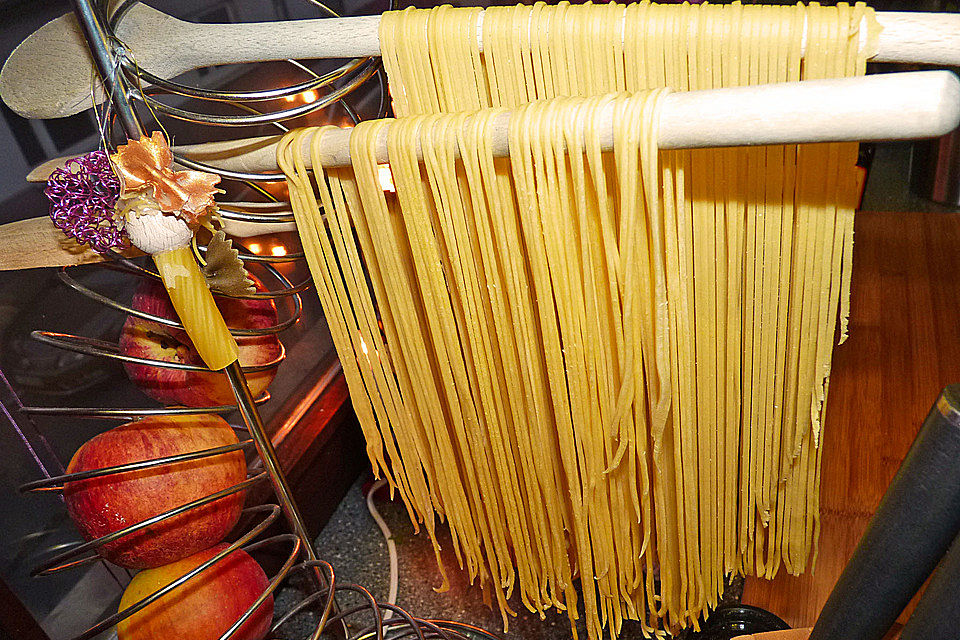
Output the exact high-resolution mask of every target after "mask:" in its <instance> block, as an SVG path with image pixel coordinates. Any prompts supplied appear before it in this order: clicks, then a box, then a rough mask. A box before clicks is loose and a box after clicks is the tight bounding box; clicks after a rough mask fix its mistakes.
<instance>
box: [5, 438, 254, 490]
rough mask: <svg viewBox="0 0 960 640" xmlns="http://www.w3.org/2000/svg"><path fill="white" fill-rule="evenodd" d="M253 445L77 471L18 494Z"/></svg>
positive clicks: (27, 486)
mask: <svg viewBox="0 0 960 640" xmlns="http://www.w3.org/2000/svg"><path fill="white" fill-rule="evenodd" d="M252 444H253V440H244V441H243V442H238V443H236V444H228V445H224V446H222V447H213V448H211V449H202V450H200V451H190V452H188V453H178V454H176V455H172V456H164V457H162V458H151V459H150V460H141V461H139V462H128V463H126V464H119V465H114V466H112V467H104V468H102V469H91V470H89V471H78V472H76V473H66V474H63V475H59V476H52V477H50V478H43V479H42V480H35V481H33V482H27V483H26V484H23V485H21V486H20V488H19V491H20V493H27V492H29V491H62V490H63V486H64V484H66V483H67V482H79V481H81V480H90V479H91V478H102V477H103V476H110V475H116V474H121V473H130V472H132V471H143V470H145V469H153V468H155V467H160V466H163V465H167V464H176V463H178V462H190V461H192V460H201V459H203V458H212V457H213V456H219V455H223V454H225V453H230V452H232V451H239V450H241V449H247V448H249V446H250V445H252Z"/></svg>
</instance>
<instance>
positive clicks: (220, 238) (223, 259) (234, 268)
mask: <svg viewBox="0 0 960 640" xmlns="http://www.w3.org/2000/svg"><path fill="white" fill-rule="evenodd" d="M206 262H207V263H206V264H205V265H204V266H203V269H202V270H203V275H204V277H205V278H206V279H207V285H208V286H209V287H210V289H211V290H213V291H217V292H219V293H226V294H228V295H239V294H243V293H253V292H254V291H256V287H255V285H254V284H253V280H251V279H250V277H249V274H248V273H247V270H246V268H244V266H243V260H241V259H240V252H239V251H237V250H236V249H234V248H233V241H232V240H229V239H228V238H227V234H225V233H224V232H223V231H217V232H216V233H214V234H213V238H211V239H210V242H209V243H208V244H207V255H206Z"/></svg>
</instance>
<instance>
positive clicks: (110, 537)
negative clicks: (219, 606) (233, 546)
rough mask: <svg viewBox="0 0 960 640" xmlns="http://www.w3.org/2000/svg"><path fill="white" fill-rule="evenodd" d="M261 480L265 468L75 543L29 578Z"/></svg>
mask: <svg viewBox="0 0 960 640" xmlns="http://www.w3.org/2000/svg"><path fill="white" fill-rule="evenodd" d="M263 480H268V477H267V472H266V471H263V472H261V473H259V474H257V475H255V476H253V477H251V478H247V479H246V480H244V481H243V482H240V483H237V484H235V485H233V486H231V487H227V488H226V489H221V490H220V491H217V492H216V493H211V494H210V495H207V496H204V497H202V498H198V499H196V500H192V501H190V502H188V503H186V504H182V505H180V506H179V507H175V508H173V509H170V510H168V511H164V512H163V513H158V514H157V515H155V516H153V517H152V518H147V519H146V520H143V521H141V522H137V523H135V524H132V525H130V526H128V527H124V528H123V529H118V530H117V531H114V532H113V533H108V534H107V535H105V536H100V537H99V538H95V539H93V540H89V541H87V542H84V543H82V544H78V545H77V546H75V547H73V548H71V549H69V550H68V551H64V552H63V553H59V554H57V555H55V556H53V557H52V558H50V559H49V560H47V561H46V562H44V563H43V564H42V565H40V566H39V567H37V568H35V569H34V570H33V571H31V572H30V575H31V576H32V577H36V576H46V575H50V574H53V573H57V572H59V571H63V570H65V569H71V568H73V567H77V566H80V565H84V564H87V563H89V562H93V561H95V560H99V559H100V557H99V556H98V555H96V554H94V555H91V556H87V557H84V558H80V559H79V560H74V558H76V557H77V556H80V555H82V554H84V553H86V552H87V551H91V550H94V549H99V548H100V547H102V546H104V545H107V544H110V543H111V542H114V541H116V540H119V539H120V538H123V537H124V536H127V535H129V534H131V533H136V532H137V531H140V530H141V529H146V528H147V527H150V526H153V525H155V524H157V523H159V522H162V521H163V520H166V519H168V518H172V517H174V516H178V515H180V514H181V513H186V512H187V511H190V510H191V509H195V508H197V507H202V506H203V505H205V504H210V503H211V502H214V501H216V500H219V499H220V498H225V497H227V496H230V495H233V494H234V493H239V492H241V491H243V490H245V489H247V488H248V487H251V486H253V485H254V484H256V483H258V482H261V481H263Z"/></svg>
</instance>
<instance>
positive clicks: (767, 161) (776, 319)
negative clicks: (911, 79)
mask: <svg viewBox="0 0 960 640" xmlns="http://www.w3.org/2000/svg"><path fill="white" fill-rule="evenodd" d="M380 24H381V26H380V42H381V48H382V52H383V63H384V67H385V69H386V71H387V74H388V77H389V82H390V93H391V99H392V102H393V107H394V111H395V113H396V115H397V116H398V119H397V120H392V121H376V122H370V123H361V124H360V125H358V126H357V127H356V128H355V129H354V131H353V133H352V136H351V158H352V162H353V166H352V167H351V168H347V169H329V168H328V169H325V168H323V167H322V166H321V163H320V160H321V158H320V154H319V140H320V138H321V136H322V135H323V131H322V130H316V129H310V130H303V131H295V132H291V133H290V134H288V135H287V136H286V137H285V138H284V140H283V143H282V144H281V145H280V150H279V152H278V159H279V161H280V166H281V167H282V168H283V170H284V173H285V174H286V176H287V180H288V184H289V186H290V193H291V204H292V206H293V209H294V213H295V216H296V218H297V223H298V228H299V230H300V234H301V238H302V240H303V244H304V250H305V253H306V254H307V258H308V262H309V264H310V268H311V271H312V273H313V275H314V280H315V282H316V283H317V291H318V296H319V298H320V302H321V305H322V306H323V309H324V313H325V315H326V317H327V321H328V323H329V325H330V329H331V335H332V336H333V339H334V344H335V346H336V348H337V351H338V353H339V354H340V357H341V361H342V362H343V365H344V374H345V377H346V379H347V384H348V386H349V388H350V392H351V396H352V398H353V402H354V406H355V408H356V411H357V415H358V418H359V420H360V423H361V427H362V429H363V433H364V437H365V438H366V440H367V452H368V455H369V456H370V459H371V462H372V464H373V466H374V470H375V473H377V474H378V475H382V476H383V477H385V478H387V480H388V481H389V483H390V486H391V488H392V489H393V490H396V491H397V492H398V494H399V495H400V497H401V499H402V500H403V502H404V504H405V505H406V507H407V510H408V512H409V515H410V518H411V520H412V521H413V522H414V525H415V526H417V527H419V526H421V525H422V526H423V528H424V529H425V531H426V533H427V535H428V536H430V538H431V539H432V540H434V548H435V550H436V552H437V554H438V561H439V548H438V547H437V546H436V542H435V540H436V538H435V532H436V528H437V526H438V524H439V522H445V523H446V526H447V527H449V530H450V533H451V536H452V538H453V550H454V553H455V555H456V558H457V562H458V564H459V565H460V568H461V569H462V570H464V571H466V572H467V575H468V577H469V578H470V580H471V581H472V580H477V581H478V582H479V584H480V587H481V588H483V589H484V590H485V591H487V592H489V593H492V596H493V598H495V599H496V601H497V604H498V606H499V608H500V611H501V612H502V614H503V619H504V624H505V625H506V623H507V621H508V618H509V616H510V615H512V614H513V613H514V611H513V609H514V608H517V607H523V608H526V609H527V610H529V611H531V612H534V613H536V614H537V615H539V616H541V617H542V616H544V615H545V614H546V611H547V610H548V609H550V608H557V609H565V610H566V611H567V614H568V615H569V617H570V620H571V623H573V622H575V621H576V620H578V619H580V617H581V615H582V616H583V621H584V623H585V626H586V629H587V634H588V636H589V637H590V638H592V639H593V638H600V637H601V636H602V634H603V632H604V631H603V630H604V628H608V629H609V630H610V632H611V633H613V634H616V633H618V632H619V630H620V629H621V627H622V624H623V622H624V621H625V620H639V621H640V623H641V627H642V629H643V631H644V633H645V634H647V635H651V636H652V635H656V634H658V633H662V632H663V631H664V630H670V631H676V630H677V629H680V628H683V627H693V628H696V627H698V625H699V624H700V621H702V619H703V618H704V617H705V616H706V615H708V613H709V610H710V609H711V608H713V607H714V606H716V604H717V602H718V600H719V597H720V595H721V594H722V591H723V589H724V585H725V583H726V580H727V579H728V577H729V576H730V575H731V574H732V573H740V574H756V575H758V576H763V577H767V578H770V577H773V576H774V575H776V574H777V573H778V571H780V570H781V567H782V568H784V569H785V570H787V571H789V572H790V573H799V572H801V571H804V570H805V569H807V568H808V567H810V566H811V564H812V563H813V562H814V561H815V559H816V550H817V537H818V533H819V512H818V509H819V502H818V495H819V493H818V492H819V474H820V465H821V461H822V453H823V452H822V442H823V436H822V428H823V427H822V425H823V424H824V422H823V413H824V408H825V407H826V402H827V395H828V390H829V373H830V362H831V356H832V348H833V341H834V339H835V338H836V337H839V339H840V341H842V340H843V338H844V337H845V336H846V328H847V325H846V316H847V314H848V312H849V303H848V298H849V290H850V268H851V265H852V242H853V210H854V207H855V200H856V178H855V175H856V174H855V168H854V163H855V162H856V151H857V149H856V145H854V144H850V143H846V144H822V145H803V146H798V145H785V146H770V147H761V148H749V149H739V148H731V149H700V150H675V151H658V150H657V148H656V140H657V122H658V113H659V108H660V103H661V98H662V95H663V93H664V92H665V91H667V90H672V91H688V90H699V89H710V88H717V87H730V86H740V85H748V84H761V83H770V82H787V81H796V80H801V79H814V78H827V77H840V76H849V75H857V74H862V73H864V71H865V59H866V56H867V55H868V54H869V52H870V51H871V50H872V49H873V48H874V47H875V45H876V37H877V32H878V27H877V25H876V21H875V20H874V18H873V13H872V10H870V9H868V8H866V7H865V6H863V5H862V4H857V5H855V6H849V5H846V4H844V3H840V4H838V5H837V6H836V7H821V6H819V5H817V4H816V3H814V4H811V5H809V6H802V5H797V6H791V7H780V6H754V5H750V6H741V5H740V4H739V3H733V4H731V5H723V6H712V5H703V4H701V5H672V4H671V5H659V4H652V3H649V2H640V3H637V4H631V5H619V4H615V3H605V4H602V5H593V4H591V3H586V4H583V5H570V4H569V3H567V2H561V3H559V4H557V5H550V6H548V5H546V4H544V3H542V2H538V3H536V4H534V5H532V6H523V5H521V6H515V7H491V8H488V9H486V10H481V9H476V8H470V9H466V8H464V9H454V8H452V7H438V8H435V9H430V10H417V9H406V10H403V11H398V12H388V13H386V14H384V16H383V18H382V20H381V23H380ZM478 34H480V40H481V41H478ZM505 109H510V110H511V113H510V118H509V129H508V138H509V147H510V150H509V157H494V155H493V142H492V141H493V137H494V135H495V133H494V132H495V131H497V130H498V129H497V124H496V123H497V122H499V120H498V118H501V117H502V116H503V113H504V110H505ZM611 121H612V122H613V139H614V144H613V149H612V150H611V151H602V150H601V149H602V146H603V144H602V142H603V140H602V137H603V136H602V132H603V123H605V122H611ZM382 136H386V139H387V148H388V155H389V161H390V170H391V172H392V174H393V178H394V182H395V185H396V194H395V195H393V194H389V193H384V192H383V190H382V189H381V187H380V186H379V183H378V179H377V175H378V171H379V170H380V167H378V166H377V164H376V153H375V150H376V146H377V141H378V139H380V138H381V137H382ZM304 145H307V146H309V147H310V149H311V152H312V153H311V159H312V163H313V166H312V167H310V166H308V164H309V163H305V162H304V160H303V154H302V153H301V152H300V151H301V149H302V148H303V147H304ZM311 169H312V170H313V171H312V178H311ZM838 323H839V327H838ZM442 575H444V578H443V580H444V582H445V581H446V578H445V574H442ZM578 585H579V587H578ZM440 586H441V588H443V586H444V585H443V584H442V585H440ZM574 628H575V626H574Z"/></svg>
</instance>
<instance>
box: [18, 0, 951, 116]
mask: <svg viewBox="0 0 960 640" xmlns="http://www.w3.org/2000/svg"><path fill="white" fill-rule="evenodd" d="M876 16H877V21H878V22H879V23H880V25H881V26H882V27H883V31H882V32H881V34H880V38H879V43H878V51H877V53H876V55H874V56H873V57H872V58H871V59H872V60H875V61H878V62H912V63H922V64H939V65H950V66H958V65H960V14H953V13H899V12H889V13H884V12H878V13H877V14H876ZM379 25H380V16H358V17H350V18H327V19H318V20H293V21H282V22H261V23H240V24H195V23H191V22H185V21H183V20H178V19H176V18H173V17H172V16H169V15H167V14H165V13H162V12H160V11H157V10H156V9H153V8H151V7H148V6H146V5H143V4H138V5H136V6H134V7H133V8H132V9H131V10H130V11H129V12H128V13H127V15H126V16H125V17H124V19H123V21H122V22H121V23H120V26H119V28H118V31H117V35H118V37H119V38H120V39H121V40H123V42H124V43H125V44H126V45H127V46H128V47H129V48H130V50H131V51H132V52H133V54H134V55H135V56H136V60H137V63H138V64H139V65H140V67H141V68H143V69H145V70H147V71H150V72H151V73H153V74H155V75H158V76H160V77H162V78H173V77H175V76H177V75H180V74H181V73H183V72H185V71H189V70H191V69H196V68H198V67H203V66H210V65H217V64H228V63H241V62H261V61H267V60H284V59H287V58H294V59H297V58H299V59H315V58H357V57H365V56H378V55H380V41H379V37H378V29H379ZM481 46H482V42H481ZM93 78H94V67H93V64H92V62H91V59H90V54H89V52H88V51H87V49H86V46H85V44H84V41H83V36H82V34H81V32H80V29H79V27H78V25H77V23H76V20H75V19H74V18H73V15H72V14H67V15H65V16H61V17H60V18H57V19H56V20H53V21H52V22H50V23H48V24H46V25H44V26H43V27H41V28H40V29H39V30H37V31H36V32H34V33H33V34H31V35H30V36H29V37H28V38H27V39H26V40H24V41H23V42H22V43H21V44H20V45H19V46H18V47H17V48H16V49H15V50H14V51H13V53H11V54H10V57H9V58H8V59H7V61H6V63H5V64H4V66H3V69H2V71H0V97H2V98H3V100H4V102H6V103H7V105H8V106H9V107H10V108H11V109H13V110H14V111H15V112H17V113H19V114H20V115H22V116H24V117H27V118H61V117H64V116H69V115H73V114H75V113H79V112H80V111H83V110H84V109H88V108H89V107H90V106H91V105H92V103H93V100H94V99H96V101H97V102H102V101H103V98H104V96H103V94H102V92H97V93H96V94H95V93H94V84H95V83H94V82H93Z"/></svg>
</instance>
